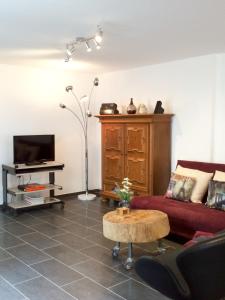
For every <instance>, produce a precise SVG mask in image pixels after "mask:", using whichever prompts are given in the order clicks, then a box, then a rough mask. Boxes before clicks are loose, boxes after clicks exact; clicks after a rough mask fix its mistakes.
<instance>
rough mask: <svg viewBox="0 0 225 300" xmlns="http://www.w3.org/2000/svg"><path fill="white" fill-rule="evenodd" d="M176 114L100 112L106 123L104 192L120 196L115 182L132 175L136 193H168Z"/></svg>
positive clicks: (103, 127) (103, 194)
mask: <svg viewBox="0 0 225 300" xmlns="http://www.w3.org/2000/svg"><path fill="white" fill-rule="evenodd" d="M172 116H173V115H172V114H163V115H155V114H145V115H138V114H137V115H136V114H135V115H110V116H105V115H104V116H103V115H99V116H97V117H98V118H99V120H100V122H101V125H102V126H101V127H102V192H101V195H102V196H103V197H105V198H112V199H116V194H115V193H114V192H113V189H114V188H115V182H121V181H122V180H123V178H124V177H128V178H129V179H130V181H131V182H132V184H133V185H132V190H133V191H134V195H153V194H154V195H160V194H164V193H165V191H166V189H167V186H168V182H169V178H170V170H171V169H170V164H171V149H170V148H171V119H172Z"/></svg>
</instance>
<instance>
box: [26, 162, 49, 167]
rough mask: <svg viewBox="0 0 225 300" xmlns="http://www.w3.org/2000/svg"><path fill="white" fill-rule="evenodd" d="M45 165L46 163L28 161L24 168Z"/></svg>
mask: <svg viewBox="0 0 225 300" xmlns="http://www.w3.org/2000/svg"><path fill="white" fill-rule="evenodd" d="M46 164H47V163H46V162H43V161H30V162H26V163H25V165H26V166H37V165H46Z"/></svg>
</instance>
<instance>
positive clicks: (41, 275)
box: [2, 255, 79, 300]
mask: <svg viewBox="0 0 225 300" xmlns="http://www.w3.org/2000/svg"><path fill="white" fill-rule="evenodd" d="M13 256H14V255H13ZM14 258H15V259H16V260H18V261H20V262H21V263H23V264H24V265H26V266H27V267H28V268H30V269H31V270H32V271H34V272H35V273H37V274H40V276H38V277H34V278H30V279H29V280H28V281H31V280H32V279H35V278H40V277H43V278H45V279H46V280H47V281H49V282H51V283H52V284H53V285H55V286H56V287H58V288H59V289H60V290H62V291H63V292H66V291H64V290H63V289H62V288H61V287H60V286H58V285H57V284H56V283H54V282H53V281H51V280H50V279H48V278H47V277H45V276H44V275H43V274H41V273H40V272H38V271H37V270H35V269H34V268H32V267H31V266H29V265H28V264H26V263H25V262H24V261H22V260H21V259H19V258H18V257H16V256H14ZM73 271H75V270H73ZM2 277H3V279H5V278H4V276H2ZM15 285H17V283H16V284H14V286H15ZM66 294H68V295H70V296H72V295H71V294H69V293H68V292H66ZM72 297H73V296H72ZM73 298H74V297H73ZM28 299H29V298H28ZM74 299H75V300H79V299H77V298H74Z"/></svg>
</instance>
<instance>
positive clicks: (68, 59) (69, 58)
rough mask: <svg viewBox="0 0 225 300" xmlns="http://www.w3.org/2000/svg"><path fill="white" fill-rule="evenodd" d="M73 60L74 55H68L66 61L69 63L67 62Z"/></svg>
mask: <svg viewBox="0 0 225 300" xmlns="http://www.w3.org/2000/svg"><path fill="white" fill-rule="evenodd" d="M71 60H72V57H71V56H69V55H67V56H66V58H65V60H64V61H65V62H66V63H67V62H69V61H71Z"/></svg>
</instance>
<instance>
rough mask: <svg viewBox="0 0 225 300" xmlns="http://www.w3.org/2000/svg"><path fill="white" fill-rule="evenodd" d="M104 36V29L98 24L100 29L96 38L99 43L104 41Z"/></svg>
mask: <svg viewBox="0 0 225 300" xmlns="http://www.w3.org/2000/svg"><path fill="white" fill-rule="evenodd" d="M102 36H103V31H102V29H101V27H100V26H98V31H97V33H96V35H95V40H96V42H97V43H101V42H102Z"/></svg>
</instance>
